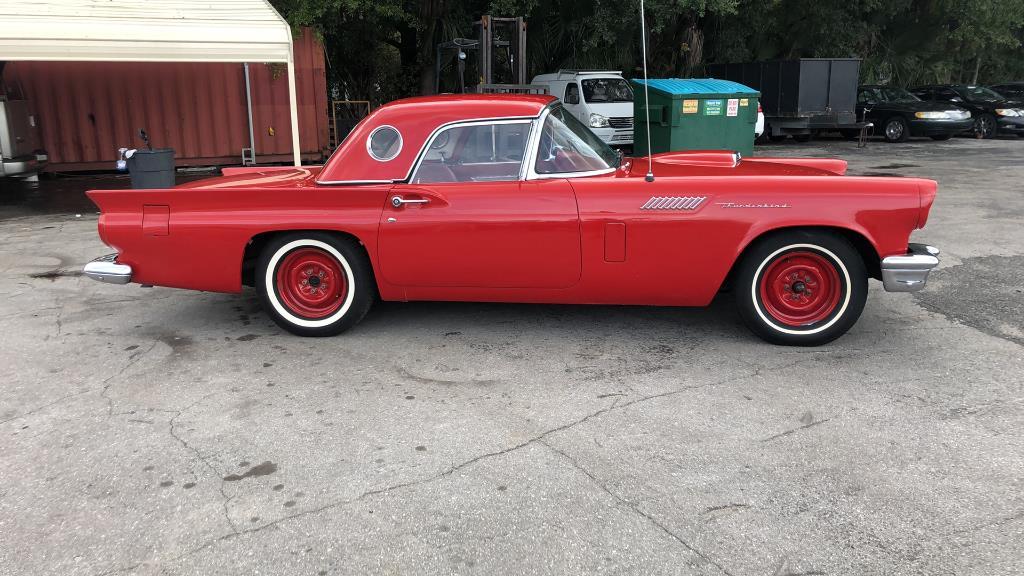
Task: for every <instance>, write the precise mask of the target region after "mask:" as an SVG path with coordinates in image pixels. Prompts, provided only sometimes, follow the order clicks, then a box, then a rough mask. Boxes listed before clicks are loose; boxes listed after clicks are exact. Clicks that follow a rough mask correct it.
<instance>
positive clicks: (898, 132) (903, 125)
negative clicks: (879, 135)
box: [884, 116, 910, 142]
mask: <svg viewBox="0 0 1024 576" xmlns="http://www.w3.org/2000/svg"><path fill="white" fill-rule="evenodd" d="M884 135H885V141H886V142H906V141H907V138H909V137H910V127H909V126H907V121H906V120H904V119H903V117H902V116H894V117H892V118H890V119H888V120H886V122H885V130H884Z"/></svg>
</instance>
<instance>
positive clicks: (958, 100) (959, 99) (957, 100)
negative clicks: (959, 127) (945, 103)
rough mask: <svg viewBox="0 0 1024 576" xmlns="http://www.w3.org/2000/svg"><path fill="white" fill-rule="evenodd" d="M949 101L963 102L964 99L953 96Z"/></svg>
mask: <svg viewBox="0 0 1024 576" xmlns="http://www.w3.org/2000/svg"><path fill="white" fill-rule="evenodd" d="M949 101H950V102H963V101H964V99H963V98H961V97H959V96H953V97H952V98H950V99H949Z"/></svg>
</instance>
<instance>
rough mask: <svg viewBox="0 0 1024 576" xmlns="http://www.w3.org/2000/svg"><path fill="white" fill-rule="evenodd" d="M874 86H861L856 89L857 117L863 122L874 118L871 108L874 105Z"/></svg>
mask: <svg viewBox="0 0 1024 576" xmlns="http://www.w3.org/2000/svg"><path fill="white" fill-rule="evenodd" d="M873 92H874V88H861V89H860V90H858V91H857V119H858V120H860V121H863V122H872V121H874V120H875V114H874V113H873V112H872V108H873V107H874V105H875V100H874V95H873Z"/></svg>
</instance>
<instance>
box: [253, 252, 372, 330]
mask: <svg viewBox="0 0 1024 576" xmlns="http://www.w3.org/2000/svg"><path fill="white" fill-rule="evenodd" d="M256 288H257V289H258V290H259V292H260V299H261V300H262V302H263V307H264V309H265V310H266V311H267V314H269V315H270V317H271V318H272V319H273V320H274V322H276V323H277V325H278V326H280V327H282V328H284V329H285V330H288V331H289V332H291V333H293V334H297V335H299V336H333V335H335V334H338V333H340V332H343V331H345V330H347V329H349V328H351V327H352V326H354V325H355V324H356V323H358V322H359V321H360V320H362V319H363V316H365V315H366V312H367V311H368V310H369V309H370V305H371V304H372V303H373V300H374V297H375V294H376V293H375V291H374V290H375V289H374V283H373V273H372V269H371V267H370V262H369V259H368V258H367V257H366V253H365V252H364V251H363V250H362V248H360V247H359V245H358V244H356V243H355V242H352V241H350V240H346V239H343V238H340V237H338V236H335V235H333V234H329V233H326V232H302V233H292V234H285V235H283V236H280V237H278V238H275V239H273V240H271V241H270V242H269V243H268V244H267V246H266V247H265V248H264V249H263V253H262V254H261V255H260V259H259V262H258V263H257V267H256Z"/></svg>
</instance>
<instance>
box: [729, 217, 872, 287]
mask: <svg viewBox="0 0 1024 576" xmlns="http://www.w3.org/2000/svg"><path fill="white" fill-rule="evenodd" d="M794 231H808V232H825V233H831V234H836V235H838V236H841V237H843V238H845V239H846V240H847V241H848V242H850V244H852V245H853V247H854V249H856V250H857V253H858V254H860V257H861V260H863V262H864V268H865V269H866V270H867V273H868V276H869V277H871V278H875V279H881V278H882V270H881V262H882V261H881V257H880V256H879V254H878V249H877V248H876V247H875V245H874V244H873V243H872V242H871V240H869V239H868V237H867V236H866V235H865V234H864V233H863V232H861V231H859V230H854V229H852V228H845V227H842V226H828V225H824V226H822V225H815V226H800V225H797V226H780V227H777V228H770V229H768V230H763V231H761V232H759V233H757V234H755V235H752V236H751V237H750V238H749V239H748V240H747V241H746V242H745V243H744V244H743V246H742V248H741V249H740V250H739V251H738V252H737V254H736V258H735V259H733V262H732V266H731V267H730V268H729V273H728V274H726V277H725V280H724V281H723V282H722V285H721V286H720V287H719V291H721V290H723V289H726V288H728V287H730V286H732V283H733V278H734V276H735V275H736V270H737V268H739V265H740V262H741V261H742V260H743V257H744V256H745V255H746V254H747V253H748V252H749V251H750V250H751V249H752V248H753V247H754V246H757V245H758V244H759V243H761V242H763V241H765V240H767V239H769V238H771V237H773V236H777V235H779V234H784V233H786V232H794Z"/></svg>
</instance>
